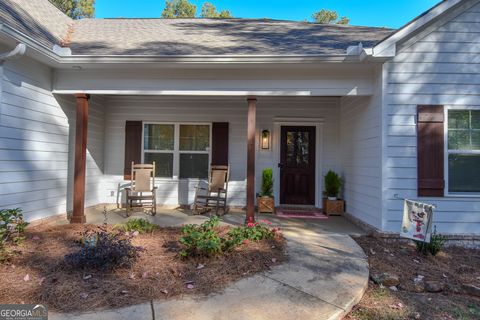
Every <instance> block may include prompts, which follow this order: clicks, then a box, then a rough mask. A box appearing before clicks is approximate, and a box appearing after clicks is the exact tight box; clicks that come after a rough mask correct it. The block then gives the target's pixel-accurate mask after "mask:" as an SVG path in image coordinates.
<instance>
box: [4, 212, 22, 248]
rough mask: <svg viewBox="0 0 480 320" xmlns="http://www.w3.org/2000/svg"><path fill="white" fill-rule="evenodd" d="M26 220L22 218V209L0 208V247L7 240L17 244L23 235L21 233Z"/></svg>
mask: <svg viewBox="0 0 480 320" xmlns="http://www.w3.org/2000/svg"><path fill="white" fill-rule="evenodd" d="M27 225H28V222H25V221H24V220H23V213H22V210H21V209H19V208H16V209H2V210H0V248H3V247H4V246H5V244H7V243H8V242H13V243H15V244H18V243H19V242H21V241H23V240H24V239H25V237H24V236H23V235H22V234H23V232H24V231H25V228H26V227H27Z"/></svg>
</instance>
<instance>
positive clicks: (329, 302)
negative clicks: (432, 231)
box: [50, 230, 368, 320]
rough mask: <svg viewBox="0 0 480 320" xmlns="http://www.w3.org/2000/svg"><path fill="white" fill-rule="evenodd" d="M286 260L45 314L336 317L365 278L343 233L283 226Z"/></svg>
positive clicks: (132, 319) (364, 267) (169, 319)
mask: <svg viewBox="0 0 480 320" xmlns="http://www.w3.org/2000/svg"><path fill="white" fill-rule="evenodd" d="M284 234H285V236H286V238H287V251H288V255H289V261H288V262H287V263H284V264H282V265H279V266H276V267H274V268H272V269H271V270H269V271H267V272H264V273H261V274H257V275H255V276H253V277H250V278H246V279H242V280H240V281H238V282H236V283H234V284H232V285H230V286H229V287H227V288H226V289H225V290H224V291H222V292H221V293H216V294H211V295H208V296H204V297H199V296H185V297H183V298H180V299H174V300H166V301H152V302H150V303H145V304H141V305H136V306H131V307H126V308H122V309H116V310H107V311H98V312H95V313H88V314H55V313H51V314H50V319H76V320H80V319H82V320H83V319H105V320H106V319H125V320H127V319H128V320H136V319H149V320H150V319H162V320H174V319H178V320H190V319H191V320H193V319H195V320H204V319H205V320H211V319H218V320H223V319H228V320H237V319H238V320H240V319H274V320H282V319H305V320H307V319H321V320H325V319H341V318H342V317H343V316H345V314H347V313H348V312H349V311H350V309H351V308H352V307H353V306H354V305H355V304H356V303H357V302H358V301H359V300H360V298H361V297H362V295H363V293H364V292H365V289H366V288H367V284H368V262H367V258H366V256H365V254H364V253H363V251H362V249H361V248H360V247H359V246H358V245H357V244H356V243H355V241H353V239H352V238H350V237H349V236H348V235H343V234H318V233H316V232H314V231H311V230H300V231H299V230H295V231H289V230H285V231H284Z"/></svg>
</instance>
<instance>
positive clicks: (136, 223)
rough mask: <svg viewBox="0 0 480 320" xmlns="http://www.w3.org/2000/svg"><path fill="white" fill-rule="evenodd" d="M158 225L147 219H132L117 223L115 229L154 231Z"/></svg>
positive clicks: (141, 231)
mask: <svg viewBox="0 0 480 320" xmlns="http://www.w3.org/2000/svg"><path fill="white" fill-rule="evenodd" d="M156 227H157V226H156V225H155V224H153V223H151V222H150V221H148V220H147V219H143V218H140V219H130V220H128V221H127V222H126V223H125V224H120V225H116V226H115V229H119V230H122V231H125V232H130V231H138V233H152V232H153V230H155V228H156Z"/></svg>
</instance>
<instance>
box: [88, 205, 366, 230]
mask: <svg viewBox="0 0 480 320" xmlns="http://www.w3.org/2000/svg"><path fill="white" fill-rule="evenodd" d="M106 209H107V220H108V223H109V224H116V223H122V222H124V221H125V219H126V216H125V209H116V208H111V207H110V208H108V207H107V208H106ZM85 213H86V216H87V223H93V224H100V223H103V221H104V215H103V207H101V206H97V207H93V208H89V209H88V210H85ZM130 217H133V218H145V219H148V220H150V221H151V222H153V223H155V224H158V225H160V226H179V225H182V224H190V223H202V222H203V221H205V220H206V219H208V214H207V215H196V214H194V213H193V211H191V210H183V209H166V208H158V209H157V215H156V216H154V217H152V216H151V215H149V214H145V213H143V212H142V211H141V209H137V211H134V212H133V213H132V214H131V216H130ZM255 219H256V220H257V221H260V220H263V219H266V220H268V221H270V222H272V225H274V226H277V227H280V228H281V229H283V230H289V231H291V232H301V231H302V232H303V231H312V232H315V233H318V234H329V233H330V234H332V233H333V234H343V235H353V236H356V235H363V234H365V232H364V231H363V230H362V229H361V228H359V227H357V226H356V225H354V224H353V223H351V222H350V221H348V220H347V219H346V218H344V217H341V216H330V217H328V219H322V220H316V219H299V218H280V217H278V216H276V215H274V214H256V216H255ZM221 220H222V221H223V222H225V223H227V224H234V225H239V224H243V223H244V221H245V211H243V210H239V209H231V210H230V211H229V212H228V213H227V214H226V215H224V216H222V217H221Z"/></svg>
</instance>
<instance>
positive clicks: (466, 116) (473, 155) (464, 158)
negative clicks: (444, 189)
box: [446, 109, 480, 194]
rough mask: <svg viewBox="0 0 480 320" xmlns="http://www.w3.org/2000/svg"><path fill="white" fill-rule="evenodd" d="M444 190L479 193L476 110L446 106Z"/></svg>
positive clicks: (479, 130)
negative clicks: (445, 173)
mask: <svg viewBox="0 0 480 320" xmlns="http://www.w3.org/2000/svg"><path fill="white" fill-rule="evenodd" d="M447 112H448V115H447V122H448V124H447V128H448V129H447V130H448V131H447V132H448V137H447V140H448V141H447V154H448V159H447V161H448V163H447V168H446V170H447V177H448V193H450V194H478V193H480V109H448V111H447Z"/></svg>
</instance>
